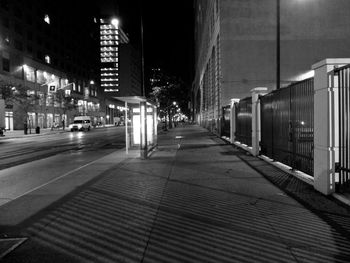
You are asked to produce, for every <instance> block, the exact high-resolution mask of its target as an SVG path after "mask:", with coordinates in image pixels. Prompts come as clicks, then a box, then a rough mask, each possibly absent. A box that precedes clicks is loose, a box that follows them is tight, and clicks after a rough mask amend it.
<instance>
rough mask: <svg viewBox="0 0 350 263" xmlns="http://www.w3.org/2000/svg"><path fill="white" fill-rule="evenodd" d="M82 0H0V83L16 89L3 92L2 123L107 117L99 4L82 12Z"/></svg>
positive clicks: (9, 125)
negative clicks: (88, 116)
mask: <svg viewBox="0 0 350 263" xmlns="http://www.w3.org/2000/svg"><path fill="white" fill-rule="evenodd" d="M81 4H82V2H81V3H80V1H70V2H68V1H66V0H62V1H53V2H52V1H45V0H38V1H24V0H18V1H11V0H0V87H1V90H2V92H4V90H6V89H7V90H8V89H10V90H11V91H12V97H11V98H9V95H8V94H7V98H2V99H1V98H0V100H2V102H1V103H0V118H1V120H0V126H4V127H5V128H6V129H9V130H12V129H23V127H24V123H25V122H26V123H27V124H28V127H32V128H35V127H40V128H48V127H52V126H53V125H54V124H56V125H60V126H61V125H62V124H63V122H62V121H64V124H65V125H68V124H69V123H70V122H71V121H72V120H73V118H74V116H77V115H90V116H92V117H93V121H94V122H104V121H105V118H106V112H105V100H104V98H103V93H102V92H101V90H99V87H100V83H99V81H100V80H99V56H98V50H99V41H98V40H99V39H98V37H99V27H98V26H99V21H98V18H97V17H98V13H96V12H98V8H96V6H94V5H93V4H89V6H88V7H86V6H85V7H84V14H81ZM68 7H69V8H68ZM94 51H96V54H93V52H94ZM24 95H25V96H24ZM3 97H5V96H3ZM21 97H22V98H21ZM2 105H3V106H2Z"/></svg>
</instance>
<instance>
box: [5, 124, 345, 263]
mask: <svg viewBox="0 0 350 263" xmlns="http://www.w3.org/2000/svg"><path fill="white" fill-rule="evenodd" d="M158 142H159V147H158V150H157V151H155V152H154V153H153V154H152V155H151V157H150V158H149V159H148V160H141V159H139V158H136V155H134V156H129V157H128V158H126V157H125V156H124V155H123V154H124V152H117V153H115V155H111V156H107V157H106V158H102V159H101V160H99V161H96V162H95V163H94V165H93V166H91V167H90V168H89V169H88V168H87V169H88V170H89V171H90V173H95V177H94V178H93V179H91V180H89V181H87V182H84V183H80V184H78V185H79V186H78V187H77V188H76V189H75V190H74V191H72V192H71V193H70V194H68V195H64V197H62V198H60V199H58V200H56V201H55V202H53V203H51V204H49V205H47V206H42V208H41V209H40V210H39V211H37V212H36V213H34V214H33V213H32V214H30V216H29V217H27V218H26V217H25V216H24V215H23V214H25V211H22V210H21V209H19V207H20V206H19V203H22V204H23V203H24V202H23V200H15V201H12V202H10V203H8V204H7V205H5V206H2V207H0V222H1V226H0V229H1V232H2V233H3V237H4V238H3V240H7V242H2V244H3V245H2V249H3V251H6V253H7V252H9V251H11V252H10V253H8V254H7V255H6V256H4V257H3V259H2V260H3V262H49V261H50V262H327V263H328V262H349V259H350V211H349V208H348V207H346V206H344V205H343V204H342V203H340V202H338V201H337V200H335V199H333V198H332V197H325V196H323V195H321V194H318V193H317V192H315V191H314V190H313V189H312V188H311V187H310V186H309V185H307V184H306V183H304V182H302V181H300V180H298V179H296V178H293V177H291V176H290V175H288V174H286V173H284V172H282V171H280V170H278V169H277V168H276V167H274V166H271V165H269V164H267V163H265V162H264V161H262V160H260V159H258V158H255V157H251V156H248V155H246V154H245V153H244V152H242V151H241V150H239V149H236V148H234V147H233V146H232V145H229V144H226V143H224V142H223V141H222V140H221V139H218V138H217V137H216V136H215V135H212V134H210V133H209V132H208V131H206V130H205V129H203V128H200V127H198V126H192V125H191V126H190V125H189V126H185V127H179V128H176V129H172V130H170V131H168V132H164V133H162V134H160V135H159V137H158ZM116 159H118V161H116ZM102 168H103V169H102ZM77 175H79V173H78V172H77ZM67 180H68V179H67ZM70 180H72V181H74V180H75V182H76V183H77V181H79V180H83V176H81V174H80V176H77V177H75V176H74V175H72V177H71V178H70ZM85 180H86V179H85ZM56 183H57V184H59V183H60V182H56ZM66 183H68V182H66ZM54 189H60V188H59V187H53V186H51V191H49V190H50V189H40V191H38V192H36V193H35V192H34V193H32V195H37V197H38V196H39V197H41V198H36V199H34V198H33V199H32V200H33V202H32V203H28V202H27V203H26V206H27V207H28V210H30V207H31V206H37V205H38V204H40V200H41V202H44V201H43V200H45V199H46V198H45V197H46V196H50V195H53V194H57V193H55V192H52V191H54ZM57 192H59V191H58V190H57ZM23 198H25V197H23ZM16 214H21V216H22V217H23V220H21V221H20V222H16V223H14V221H16V220H13V221H11V220H10V219H11V217H10V216H13V217H14V218H15V217H16ZM6 216H8V218H7V220H5V219H6V218H5V217H6ZM5 235H6V237H5ZM11 242H12V243H11ZM5 246H7V247H5ZM0 248H1V242H0ZM5 249H7V250H5ZM0 255H1V251H0Z"/></svg>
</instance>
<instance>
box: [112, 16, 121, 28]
mask: <svg viewBox="0 0 350 263" xmlns="http://www.w3.org/2000/svg"><path fill="white" fill-rule="evenodd" d="M111 24H112V25H113V26H114V27H115V28H118V26H119V20H118V19H117V18H113V19H112V20H111Z"/></svg>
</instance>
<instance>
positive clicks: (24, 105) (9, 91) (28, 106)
mask: <svg viewBox="0 0 350 263" xmlns="http://www.w3.org/2000/svg"><path fill="white" fill-rule="evenodd" d="M1 90H2V96H5V97H3V98H4V99H5V101H6V103H7V104H13V105H16V107H17V112H16V114H19V115H20V116H23V123H24V126H25V127H29V129H30V132H31V125H30V118H29V112H33V111H35V105H36V102H37V100H38V99H39V96H38V95H37V94H36V93H35V91H31V90H29V89H27V88H26V87H25V86H23V85H17V86H8V85H7V86H6V87H5V88H2V89H1ZM28 123H29V126H27V125H28Z"/></svg>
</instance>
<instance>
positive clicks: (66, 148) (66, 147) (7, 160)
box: [0, 127, 125, 170]
mask: <svg viewBox="0 0 350 263" xmlns="http://www.w3.org/2000/svg"><path fill="white" fill-rule="evenodd" d="M123 147H125V130H124V128H123V127H111V128H99V129H94V130H91V131H90V132H66V133H56V134H53V135H45V136H36V137H23V138H14V139H8V140H2V141H0V170H2V169H5V168H9V167H13V166H16V165H19V164H23V163H28V162H32V161H35V160H40V159H43V158H47V157H50V156H54V155H57V154H59V153H65V152H70V153H74V152H76V151H80V152H85V151H91V150H93V151H99V150H106V149H111V150H113V149H114V150H115V149H120V148H123Z"/></svg>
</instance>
